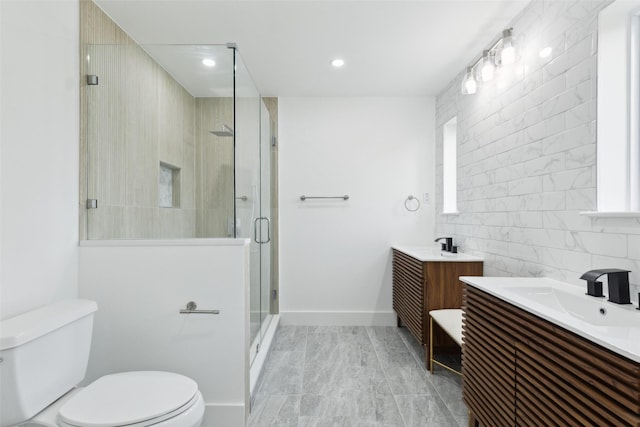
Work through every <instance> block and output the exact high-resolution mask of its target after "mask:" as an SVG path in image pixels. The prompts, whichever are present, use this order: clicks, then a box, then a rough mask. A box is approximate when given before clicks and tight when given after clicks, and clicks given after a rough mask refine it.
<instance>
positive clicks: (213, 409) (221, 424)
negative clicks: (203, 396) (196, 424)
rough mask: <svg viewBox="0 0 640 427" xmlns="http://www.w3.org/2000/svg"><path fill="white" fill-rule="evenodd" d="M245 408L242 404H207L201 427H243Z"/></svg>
mask: <svg viewBox="0 0 640 427" xmlns="http://www.w3.org/2000/svg"><path fill="white" fill-rule="evenodd" d="M244 424H245V407H244V405H243V404H232V403H230V404H225V405H219V404H215V403H207V404H206V405H205V409H204V419H203V420H202V425H201V427H244Z"/></svg>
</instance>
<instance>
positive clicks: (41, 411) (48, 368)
mask: <svg viewBox="0 0 640 427" xmlns="http://www.w3.org/2000/svg"><path fill="white" fill-rule="evenodd" d="M97 309H98V307H97V305H96V303H95V302H93V301H88V300H69V301H62V302H58V303H55V304H51V305H47V306H45V307H42V308H39V309H37V310H33V311H30V312H27V313H24V314H21V315H19V316H16V317H13V318H11V319H7V320H3V321H2V322H0V384H1V385H0V387H1V388H0V427H8V426H13V425H20V424H23V425H24V426H25V427H27V426H29V427H31V426H37V425H43V426H48V427H56V426H59V427H116V426H127V427H142V426H150V425H153V426H154V427H156V426H157V427H197V426H199V425H200V424H201V423H202V417H203V415H204V401H203V399H202V394H201V393H200V391H199V390H198V384H196V382H195V381H193V380H192V379H191V378H188V377H185V376H183V375H179V374H174V373H170V372H156V371H140V372H123V373H119V374H113V375H105V376H104V377H101V378H98V379H97V380H96V381H94V382H93V383H91V384H90V385H88V386H87V387H84V388H80V387H76V386H77V385H78V384H79V383H80V381H82V379H83V378H84V376H85V373H86V370H87V363H88V361H89V349H90V347H91V333H92V328H93V313H94V312H95V311H96V310H97ZM115 351H117V349H116V350H115Z"/></svg>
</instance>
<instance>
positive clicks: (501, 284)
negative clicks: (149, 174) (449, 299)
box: [460, 277, 640, 362]
mask: <svg viewBox="0 0 640 427" xmlns="http://www.w3.org/2000/svg"><path fill="white" fill-rule="evenodd" d="M460 280H462V281H463V282H465V283H467V284H469V285H471V286H473V287H475V288H478V289H480V290H482V291H484V292H486V293H489V294H491V295H493V296H495V297H498V298H500V299H502V300H504V301H506V302H508V303H511V304H513V305H515V306H516V307H519V308H521V309H523V310H525V311H528V312H530V313H532V314H534V315H536V316H538V317H541V318H543V319H545V320H548V321H549V322H551V323H554V324H556V325H558V326H562V327H563V328H565V329H568V330H570V331H572V332H574V333H576V334H577V335H580V336H582V337H583V338H586V339H588V340H589V341H592V342H595V343H598V344H600V345H602V346H603V347H606V348H608V349H609V350H611V351H613V352H615V353H618V354H620V355H623V356H625V357H627V358H629V359H631V360H634V361H636V362H640V311H639V310H636V308H637V306H638V305H637V303H634V304H626V305H621V304H615V303H612V302H609V301H607V300H606V298H596V297H591V296H588V295H585V292H586V289H587V285H586V283H585V285H584V287H579V286H576V285H572V284H569V283H563V282H560V281H557V280H553V279H547V278H522V277H461V278H460Z"/></svg>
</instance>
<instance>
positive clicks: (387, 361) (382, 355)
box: [376, 350, 424, 371]
mask: <svg viewBox="0 0 640 427" xmlns="http://www.w3.org/2000/svg"><path fill="white" fill-rule="evenodd" d="M376 353H377V355H378V360H379V361H380V366H381V367H382V369H384V370H387V369H390V368H415V369H420V368H421V366H420V364H419V363H418V361H417V360H416V358H415V357H414V356H413V354H412V353H411V352H410V351H408V350H405V351H403V352H400V351H396V352H388V351H377V352H376ZM423 371H424V370H423Z"/></svg>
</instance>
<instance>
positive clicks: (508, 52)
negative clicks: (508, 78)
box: [500, 46, 516, 65]
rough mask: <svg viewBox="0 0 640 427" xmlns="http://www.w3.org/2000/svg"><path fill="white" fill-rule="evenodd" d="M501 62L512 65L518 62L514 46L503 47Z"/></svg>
mask: <svg viewBox="0 0 640 427" xmlns="http://www.w3.org/2000/svg"><path fill="white" fill-rule="evenodd" d="M500 62H501V63H502V65H510V64H513V63H514V62H516V49H515V48H514V47H513V46H509V47H505V48H504V49H502V54H501V55H500Z"/></svg>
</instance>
